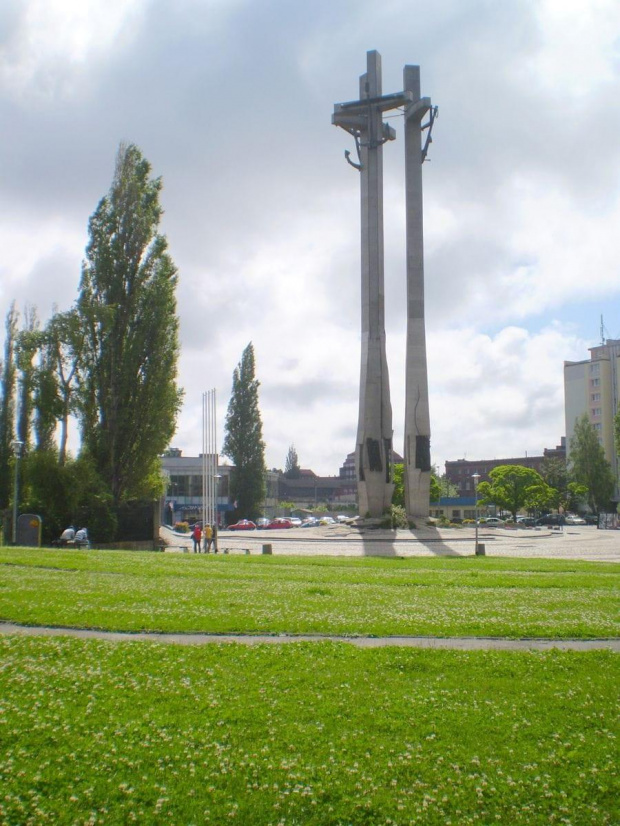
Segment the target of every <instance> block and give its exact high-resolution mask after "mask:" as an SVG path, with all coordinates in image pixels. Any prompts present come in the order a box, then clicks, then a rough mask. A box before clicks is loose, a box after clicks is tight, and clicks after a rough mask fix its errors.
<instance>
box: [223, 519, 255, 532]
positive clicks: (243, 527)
mask: <svg viewBox="0 0 620 826" xmlns="http://www.w3.org/2000/svg"><path fill="white" fill-rule="evenodd" d="M228 530H229V531H255V530H256V523H255V522H251V521H250V520H249V519H240V520H239V521H238V522H235V524H234V525H229V526H228Z"/></svg>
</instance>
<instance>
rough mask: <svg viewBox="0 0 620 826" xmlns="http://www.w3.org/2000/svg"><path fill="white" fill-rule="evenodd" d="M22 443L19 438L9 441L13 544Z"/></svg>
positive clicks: (14, 543)
mask: <svg viewBox="0 0 620 826" xmlns="http://www.w3.org/2000/svg"><path fill="white" fill-rule="evenodd" d="M23 446H24V443H23V442H22V441H21V439H15V440H14V441H13V442H12V443H11V447H12V448H13V452H14V453H15V479H14V484H13V545H17V497H18V494H19V460H20V459H21V455H22V448H23Z"/></svg>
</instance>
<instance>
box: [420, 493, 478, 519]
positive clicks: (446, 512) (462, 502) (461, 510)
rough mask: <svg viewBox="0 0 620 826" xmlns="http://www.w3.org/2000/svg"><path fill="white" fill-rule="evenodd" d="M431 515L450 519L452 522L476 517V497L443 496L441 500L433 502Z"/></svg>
mask: <svg viewBox="0 0 620 826" xmlns="http://www.w3.org/2000/svg"><path fill="white" fill-rule="evenodd" d="M429 514H430V516H433V517H435V518H436V519H441V518H445V519H449V520H450V522H457V523H458V522H462V521H463V520H464V519H473V520H475V519H476V499H475V497H474V496H463V497H459V496H442V497H441V499H440V500H439V502H431V506H430V510H429Z"/></svg>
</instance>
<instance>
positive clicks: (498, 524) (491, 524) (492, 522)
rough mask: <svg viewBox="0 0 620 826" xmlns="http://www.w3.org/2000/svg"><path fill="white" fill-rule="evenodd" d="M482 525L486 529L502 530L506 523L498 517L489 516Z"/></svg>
mask: <svg viewBox="0 0 620 826" xmlns="http://www.w3.org/2000/svg"><path fill="white" fill-rule="evenodd" d="M482 524H483V525H486V526H487V528H503V527H504V525H505V524H506V523H505V522H504V520H503V519H500V518H499V516H489V517H487V518H486V519H485V521H484V522H483V523H482Z"/></svg>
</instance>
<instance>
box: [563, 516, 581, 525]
mask: <svg viewBox="0 0 620 826" xmlns="http://www.w3.org/2000/svg"><path fill="white" fill-rule="evenodd" d="M566 524H567V525H585V524H586V520H585V519H582V518H581V516H567V517H566Z"/></svg>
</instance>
